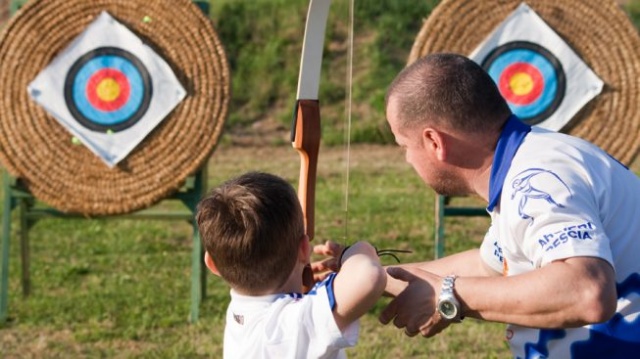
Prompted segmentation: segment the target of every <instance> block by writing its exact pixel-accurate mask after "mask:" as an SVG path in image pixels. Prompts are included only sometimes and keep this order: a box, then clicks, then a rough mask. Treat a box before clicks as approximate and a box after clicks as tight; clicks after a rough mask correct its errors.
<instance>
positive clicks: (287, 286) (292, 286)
mask: <svg viewBox="0 0 640 359" xmlns="http://www.w3.org/2000/svg"><path fill="white" fill-rule="evenodd" d="M303 269H304V265H300V264H296V266H295V267H294V268H293V271H292V272H291V275H289V278H287V281H286V282H284V283H283V284H282V285H281V286H280V287H278V288H273V289H270V290H267V291H265V292H263V293H247V292H244V291H242V290H238V289H237V288H233V290H234V291H235V292H236V293H238V294H240V295H245V296H251V297H259V296H263V295H270V294H282V293H302V270H303Z"/></svg>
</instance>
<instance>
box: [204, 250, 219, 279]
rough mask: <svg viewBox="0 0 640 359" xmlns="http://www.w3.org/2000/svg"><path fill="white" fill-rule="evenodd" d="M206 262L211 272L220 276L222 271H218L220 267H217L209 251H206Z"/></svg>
mask: <svg viewBox="0 0 640 359" xmlns="http://www.w3.org/2000/svg"><path fill="white" fill-rule="evenodd" d="M204 264H205V265H206V266H207V268H209V270H210V271H211V273H213V274H215V275H217V276H218V277H220V272H218V268H216V264H215V263H213V258H211V256H210V255H209V252H206V251H205V252H204Z"/></svg>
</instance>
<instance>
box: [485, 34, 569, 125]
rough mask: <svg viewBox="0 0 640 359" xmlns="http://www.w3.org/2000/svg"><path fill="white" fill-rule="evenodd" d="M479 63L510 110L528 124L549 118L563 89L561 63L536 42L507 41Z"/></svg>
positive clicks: (564, 84) (555, 108)
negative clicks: (495, 85) (496, 86)
mask: <svg viewBox="0 0 640 359" xmlns="http://www.w3.org/2000/svg"><path fill="white" fill-rule="evenodd" d="M481 65H482V67H483V68H484V69H485V70H486V71H487V72H488V73H489V75H490V76H491V78H492V79H493V80H494V81H495V82H496V84H497V85H498V89H499V90H500V93H501V94H502V96H503V97H504V98H505V100H507V103H508V104H509V107H510V108H511V111H512V112H513V113H514V114H516V115H517V116H518V117H519V118H520V119H521V120H522V121H524V122H526V123H528V124H530V125H536V124H538V123H541V122H543V121H544V120H546V119H547V118H549V117H550V116H551V115H553V114H554V113H555V112H556V110H557V109H558V106H559V105H560V103H562V99H563V98H564V94H565V90H566V80H565V74H564V70H563V68H562V64H561V63H560V61H559V60H558V59H557V58H556V57H555V56H554V55H553V54H552V53H551V52H550V51H548V50H547V49H545V48H543V47H541V46H540V45H538V44H534V43H531V42H527V41H513V42H508V43H506V44H504V45H501V46H498V47H496V48H495V49H493V50H492V51H491V52H490V53H489V54H488V55H487V57H486V58H485V59H484V60H483V62H482V64H481Z"/></svg>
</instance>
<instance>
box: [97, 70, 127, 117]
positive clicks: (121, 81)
mask: <svg viewBox="0 0 640 359" xmlns="http://www.w3.org/2000/svg"><path fill="white" fill-rule="evenodd" d="M130 93H131V86H130V85H129V80H127V77H126V76H125V75H124V74H123V73H122V72H121V71H118V70H116V69H112V68H105V69H102V70H99V71H97V72H96V73H94V74H93V75H92V76H91V77H90V78H89V80H88V81H87V87H86V94H87V99H88V100H89V103H91V104H92V105H93V106H95V107H96V108H97V109H99V110H102V111H105V112H111V111H116V110H118V109H120V108H121V107H122V106H123V105H124V104H125V103H127V101H128V100H129V95H130Z"/></svg>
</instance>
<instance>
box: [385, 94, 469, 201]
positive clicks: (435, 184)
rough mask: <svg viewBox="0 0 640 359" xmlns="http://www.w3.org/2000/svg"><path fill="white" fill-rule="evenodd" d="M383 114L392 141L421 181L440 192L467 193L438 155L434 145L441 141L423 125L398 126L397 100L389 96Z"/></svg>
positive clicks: (444, 193)
mask: <svg viewBox="0 0 640 359" xmlns="http://www.w3.org/2000/svg"><path fill="white" fill-rule="evenodd" d="M386 115H387V122H388V123H389V126H390V127H391V132H393V135H394V137H395V139H396V143H397V144H398V145H399V146H400V147H401V148H402V149H403V150H404V152H405V160H406V161H407V163H409V164H410V165H411V167H413V169H414V170H415V171H416V172H417V173H418V176H420V178H421V179H422V181H423V182H424V183H425V184H427V185H428V186H429V187H431V188H433V190H434V191H436V192H437V193H439V194H441V195H462V194H468V190H467V188H466V186H465V185H464V183H463V182H462V181H461V180H460V179H459V176H457V175H456V173H455V172H454V168H452V167H451V166H450V165H448V164H447V163H446V162H445V161H443V160H442V159H441V158H439V157H438V154H439V153H438V151H441V150H442V148H441V147H440V148H439V147H438V146H441V145H442V144H436V143H435V142H434V141H433V138H431V137H430V136H429V130H427V126H424V127H422V126H420V125H417V126H415V128H401V127H400V126H399V122H400V121H399V111H398V109H397V101H394V100H393V97H392V98H391V99H390V100H389V103H388V106H387V114H386ZM431 131H433V130H431ZM431 133H432V134H433V132H431Z"/></svg>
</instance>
